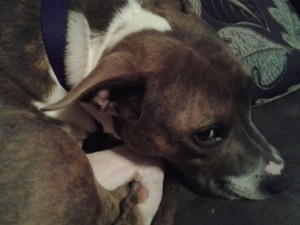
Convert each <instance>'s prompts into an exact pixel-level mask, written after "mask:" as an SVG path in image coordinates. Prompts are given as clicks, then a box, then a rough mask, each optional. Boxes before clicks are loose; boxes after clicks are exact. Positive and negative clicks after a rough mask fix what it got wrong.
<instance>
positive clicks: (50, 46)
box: [41, 0, 70, 91]
mask: <svg viewBox="0 0 300 225" xmlns="http://www.w3.org/2000/svg"><path fill="white" fill-rule="evenodd" d="M67 13H68V7H67V3H66V0H42V8H41V23H42V32H43V40H44V45H45V49H46V53H47V56H48V59H49V62H50V65H51V67H52V69H53V71H54V73H55V75H56V77H57V80H58V81H59V83H60V84H61V86H62V87H63V88H64V89H66V90H67V91H69V90H70V87H69V86H68V84H67V82H66V76H65V49H66V45H67V41H66V34H67Z"/></svg>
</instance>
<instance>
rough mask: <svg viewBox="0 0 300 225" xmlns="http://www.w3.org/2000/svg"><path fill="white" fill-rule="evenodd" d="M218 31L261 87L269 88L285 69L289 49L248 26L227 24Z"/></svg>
mask: <svg viewBox="0 0 300 225" xmlns="http://www.w3.org/2000/svg"><path fill="white" fill-rule="evenodd" d="M218 33H219V35H220V36H221V37H222V38H223V39H224V40H225V41H227V42H228V43H229V46H230V47H231V48H232V50H233V52H234V53H235V54H236V55H237V57H238V58H240V59H241V61H242V62H243V63H244V64H245V65H246V66H247V67H248V69H249V70H250V72H251V73H252V78H253V80H254V82H255V83H256V84H257V85H258V86H260V87H261V88H270V85H271V84H273V83H274V82H275V81H276V79H277V78H278V77H279V75H280V74H281V73H282V72H283V71H284V70H285V68H286V64H287V55H288V53H289V52H290V51H291V49H289V48H287V47H285V46H283V45H280V44H277V43H274V42H272V41H271V40H268V39H266V38H265V37H264V36H262V35H260V34H259V33H257V32H255V31H253V30H251V29H249V28H244V27H239V26H229V27H225V28H223V29H221V30H219V31H218Z"/></svg>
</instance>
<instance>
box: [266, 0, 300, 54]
mask: <svg viewBox="0 0 300 225" xmlns="http://www.w3.org/2000/svg"><path fill="white" fill-rule="evenodd" d="M286 1H287V0H273V2H274V4H275V5H276V7H277V8H273V7H272V8H270V9H269V12H270V14H271V16H272V17H273V18H274V19H275V20H276V21H277V22H278V23H279V24H280V25H281V26H282V27H283V28H284V29H285V30H286V32H284V33H283V34H282V38H283V39H284V40H285V41H286V42H287V43H288V44H289V45H290V46H291V47H293V48H296V49H300V20H299V18H298V16H297V15H296V14H294V13H292V12H291V11H290V9H289V6H288V4H287V2H286Z"/></svg>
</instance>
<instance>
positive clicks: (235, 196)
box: [211, 187, 271, 200]
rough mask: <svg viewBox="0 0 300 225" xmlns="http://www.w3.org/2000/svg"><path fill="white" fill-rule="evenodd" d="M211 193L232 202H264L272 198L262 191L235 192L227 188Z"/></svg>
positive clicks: (214, 190) (213, 190)
mask: <svg viewBox="0 0 300 225" xmlns="http://www.w3.org/2000/svg"><path fill="white" fill-rule="evenodd" d="M211 192H212V193H213V194H214V195H216V196H219V197H222V198H227V199H231V200H264V199H267V198H270V197H271V196H270V195H267V194H264V193H262V192H260V191H254V192H251V191H246V190H234V189H230V188H227V187H223V188H220V189H218V188H216V189H212V190H211Z"/></svg>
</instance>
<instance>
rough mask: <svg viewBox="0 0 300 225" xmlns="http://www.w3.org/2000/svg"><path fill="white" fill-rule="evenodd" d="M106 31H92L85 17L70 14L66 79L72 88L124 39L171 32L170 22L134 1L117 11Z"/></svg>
mask: <svg viewBox="0 0 300 225" xmlns="http://www.w3.org/2000/svg"><path fill="white" fill-rule="evenodd" d="M107 27H108V28H107V30H105V31H91V29H90V27H89V23H88V21H87V19H86V18H85V17H84V15H82V14H80V13H78V12H70V13H69V16H68V34H67V43H68V45H67V49H66V53H67V54H66V76H67V80H68V83H69V85H70V86H71V87H74V86H76V85H77V84H78V83H80V82H81V81H82V80H83V79H84V78H85V77H87V76H88V75H89V74H90V72H91V71H92V70H93V69H94V68H95V66H96V65H97V63H98V62H99V60H100V59H101V57H102V56H103V53H104V52H105V51H109V50H111V49H112V48H113V47H114V46H116V45H117V44H118V43H119V42H120V41H121V40H122V39H124V38H126V37H127V36H129V35H131V34H133V33H136V32H139V31H142V30H148V29H152V30H157V31H160V32H165V31H169V30H171V26H170V24H169V23H168V21H167V20H166V19H165V18H163V17H160V16H158V15H156V14H153V13H151V12H149V11H146V10H145V9H143V8H142V7H141V5H140V4H139V3H138V2H137V1H135V0H128V3H127V4H126V5H125V6H124V7H123V8H121V9H119V10H118V12H116V14H115V15H114V16H113V19H112V21H111V23H110V24H109V25H108V26H107Z"/></svg>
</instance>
